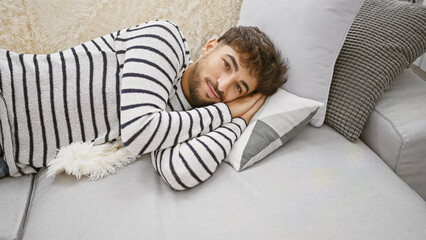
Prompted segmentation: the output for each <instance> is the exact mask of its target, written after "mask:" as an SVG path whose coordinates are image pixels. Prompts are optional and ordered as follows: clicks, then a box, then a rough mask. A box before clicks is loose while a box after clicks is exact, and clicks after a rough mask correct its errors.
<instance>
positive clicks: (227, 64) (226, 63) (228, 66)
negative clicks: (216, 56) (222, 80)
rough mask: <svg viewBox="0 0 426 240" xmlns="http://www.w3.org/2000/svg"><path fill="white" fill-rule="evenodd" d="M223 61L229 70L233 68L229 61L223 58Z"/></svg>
mask: <svg viewBox="0 0 426 240" xmlns="http://www.w3.org/2000/svg"><path fill="white" fill-rule="evenodd" d="M223 63H224V64H225V67H226V69H227V70H229V69H230V68H231V66H230V65H229V63H228V62H227V61H225V60H223Z"/></svg>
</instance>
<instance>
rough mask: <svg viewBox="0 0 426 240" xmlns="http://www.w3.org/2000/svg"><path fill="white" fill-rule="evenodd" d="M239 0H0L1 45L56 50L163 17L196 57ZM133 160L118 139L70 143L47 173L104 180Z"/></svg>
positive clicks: (230, 22)
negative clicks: (175, 28)
mask: <svg viewBox="0 0 426 240" xmlns="http://www.w3.org/2000/svg"><path fill="white" fill-rule="evenodd" d="M241 3H242V0H220V1H213V0H203V1H194V0H182V1H170V0H133V1H128V0H61V1H50V0H32V1H25V0H24V1H9V0H0V26H1V31H0V48H2V49H8V50H11V51H14V52H19V53H38V54H49V53H54V52H58V51H61V50H64V49H67V48H70V47H73V46H76V45H79V44H81V43H83V42H85V41H88V40H91V39H94V38H96V37H99V36H102V35H104V34H107V33H110V32H114V31H117V30H119V29H124V28H127V27H130V26H134V25H136V24H139V23H143V22H145V21H149V20H153V19H168V20H170V21H172V22H174V23H175V24H177V25H178V26H179V27H180V29H181V30H182V32H183V33H184V34H185V37H186V39H187V40H188V44H189V46H190V48H191V57H192V59H194V60H195V59H196V58H197V57H198V56H199V55H200V52H201V48H202V46H203V45H204V43H205V42H207V40H209V39H210V38H211V37H212V36H214V35H218V36H220V35H222V34H223V33H224V32H225V31H227V30H228V29H229V28H230V27H232V26H234V25H235V24H236V22H237V21H238V15H239V11H240V8H241ZM135 159H136V157H135V156H132V155H131V154H130V153H129V152H128V151H127V150H126V149H125V148H123V145H122V143H121V141H116V142H113V143H106V144H102V145H93V144H92V143H82V142H78V143H73V144H71V145H70V146H67V147H64V148H62V149H60V151H59V152H58V155H57V157H56V158H55V159H54V160H53V161H51V162H50V164H49V170H48V174H49V175H51V176H54V175H56V174H58V173H61V172H65V173H67V174H71V175H75V176H76V177H77V178H80V177H81V176H88V178H89V179H90V180H96V179H100V178H103V177H105V176H107V175H109V174H112V173H115V171H116V170H117V169H119V168H121V167H123V166H125V165H127V164H129V163H131V162H132V161H134V160H135Z"/></svg>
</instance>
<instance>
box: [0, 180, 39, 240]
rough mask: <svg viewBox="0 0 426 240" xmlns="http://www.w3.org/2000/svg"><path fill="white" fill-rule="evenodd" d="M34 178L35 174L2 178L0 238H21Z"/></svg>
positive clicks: (0, 182)
mask: <svg viewBox="0 0 426 240" xmlns="http://www.w3.org/2000/svg"><path fill="white" fill-rule="evenodd" d="M33 178H34V176H33V175H26V176H22V177H19V178H11V177H6V178H2V179H1V180H0V222H1V223H0V239H2V240H3V239H8V240H9V239H11V240H14V239H21V237H22V233H23V226H24V222H25V219H26V215H27V208H28V205H29V202H30V199H31V193H32V186H33Z"/></svg>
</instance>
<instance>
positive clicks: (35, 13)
mask: <svg viewBox="0 0 426 240" xmlns="http://www.w3.org/2000/svg"><path fill="white" fill-rule="evenodd" d="M370 1H371V2H373V3H374V4H377V3H378V2H380V1H381V0H370ZM384 1H387V2H392V4H395V3H394V2H396V1H391V0H384ZM286 2H291V4H289V5H286V6H285V7H280V6H277V4H278V5H279V4H282V5H285V4H286ZM343 2H345V1H342V0H340V1H339V0H327V1H304V2H302V1H282V2H280V1H269V2H268V1H265V2H263V1H262V2H260V1H250V0H247V1H205V2H204V1H200V2H194V1H181V2H169V1H140V2H127V1H118V0H117V1H78V2H75V1H71V0H70V1H60V2H53V3H50V1H43V0H40V1H28V2H27V1H22V2H21V1H20V2H9V1H0V12H1V16H2V17H0V18H1V19H0V23H1V26H2V27H1V29H2V31H1V33H0V48H4V49H10V50H14V51H17V52H26V53H49V52H55V51H60V50H62V49H66V48H68V47H70V46H73V45H75V44H78V43H80V42H83V41H87V40H89V39H91V38H94V37H96V36H100V35H102V34H104V33H107V32H110V31H113V30H117V29H121V28H124V27H126V26H130V25H133V24H137V23H139V22H143V21H146V20H147V19H149V18H169V19H170V20H172V21H174V22H175V23H177V24H178V25H179V26H181V29H182V31H183V32H184V33H185V34H186V36H187V38H188V41H189V43H190V44H191V43H193V45H192V47H191V50H192V53H191V54H192V56H193V58H196V56H197V54H198V53H199V51H200V49H201V46H202V44H197V39H200V40H201V42H205V41H206V40H208V39H209V38H210V37H212V36H214V35H220V34H221V33H223V32H224V31H226V29H227V28H229V27H231V26H233V25H236V24H251V25H253V24H257V23H259V27H260V28H261V29H265V32H266V33H267V34H269V35H274V31H278V30H277V28H276V27H274V26H273V24H278V25H282V26H286V28H285V29H286V31H284V34H292V35H293V36H294V38H293V39H290V40H283V41H284V42H285V41H287V42H285V43H286V44H290V45H291V44H292V43H293V44H295V43H298V44H299V45H301V46H300V49H295V48H291V49H289V48H287V49H286V48H285V47H284V48H283V49H282V50H287V51H282V52H283V54H284V55H285V56H287V57H288V62H289V63H290V69H293V70H294V71H297V70H298V68H299V66H298V65H297V64H296V63H297V61H299V59H297V56H299V55H300V56H301V57H305V59H302V60H301V61H304V63H303V64H304V65H305V66H303V67H304V68H303V69H306V71H302V72H301V73H300V72H290V73H289V75H288V83H286V84H285V85H287V86H285V87H284V89H286V90H287V91H289V92H293V93H295V94H297V95H299V96H303V97H306V98H311V99H315V100H316V101H319V102H321V101H322V102H323V103H325V107H326V108H325V107H324V109H323V116H322V121H323V123H322V122H321V120H318V119H320V118H318V117H317V115H316V117H314V118H313V119H312V122H311V124H308V125H306V126H305V127H303V128H300V129H299V130H298V132H297V134H296V135H295V136H294V137H292V139H291V140H289V141H287V142H285V143H283V144H282V146H280V147H279V148H277V149H276V150H274V151H272V152H271V153H270V154H268V155H267V156H266V157H264V158H263V159H262V160H261V161H258V162H257V163H256V164H254V165H253V166H250V167H249V168H247V169H245V170H243V171H239V172H237V171H235V170H234V168H233V167H232V166H231V165H229V164H227V163H224V162H223V163H222V164H221V165H220V166H219V168H218V169H217V170H216V172H215V173H214V175H213V176H212V177H211V178H210V179H209V180H208V181H206V182H204V183H202V184H200V185H199V186H197V187H195V188H193V189H190V190H186V191H175V190H173V189H171V188H170V187H169V186H168V185H167V184H165V182H164V181H163V180H162V179H161V177H159V176H158V174H157V173H156V172H155V171H154V169H153V166H152V163H151V159H150V158H151V157H150V155H149V154H145V155H143V156H141V157H140V158H139V159H138V160H137V161H135V162H133V163H132V164H130V165H128V166H126V167H124V168H123V169H120V170H118V171H117V172H116V173H115V174H113V175H110V176H107V177H105V178H103V179H101V180H97V181H88V180H87V179H85V178H84V177H83V178H82V179H76V177H75V176H70V175H66V174H60V175H57V176H56V177H55V178H52V177H47V169H46V168H42V169H40V170H39V171H38V172H37V173H35V174H29V175H24V176H20V177H6V178H2V179H0V239H31V240H32V239H44V240H45V239H404V240H405V239H413V240H419V239H426V204H425V199H426V147H425V146H426V130H425V129H426V121H425V116H426V80H425V79H422V78H421V77H420V76H419V75H418V74H417V73H416V72H414V71H413V70H412V69H411V68H410V67H409V64H410V63H409V62H408V63H406V64H405V65H404V66H401V67H400V70H399V72H398V74H395V76H394V77H393V78H392V76H391V78H392V80H391V81H389V82H388V83H387V86H384V85H383V86H382V85H380V84H379V85H380V87H381V88H382V90H383V91H382V90H377V92H379V93H378V94H377V96H376V99H375V100H374V101H373V102H374V104H373V106H370V108H371V109H370V111H367V112H368V113H367V114H366V115H367V117H366V118H365V122H362V123H357V124H361V125H362V129H361V130H360V131H358V132H357V131H355V130H356V129H355V130H354V131H352V130H351V129H352V128H351V126H353V125H356V124H355V123H351V124H349V125H345V126H346V127H343V128H341V127H339V125H338V124H340V123H341V121H339V120H338V117H339V116H340V115H339V114H335V113H336V112H339V111H338V110H336V109H338V107H339V106H338V105H339V104H344V103H342V101H341V100H340V99H339V97H342V96H343V97H345V96H346V98H349V102H351V103H352V102H355V101H357V100H356V99H355V98H351V96H352V95H351V94H352V93H351V92H350V90H351V88H352V89H353V88H354V87H346V88H343V90H342V88H339V86H341V85H339V84H337V85H331V87H330V86H328V87H325V88H326V89H325V91H326V92H327V93H326V94H325V95H323V96H320V97H317V96H316V95H315V94H318V92H320V91H322V90H321V89H320V88H321V87H322V85H321V86H319V87H317V86H316V85H315V83H309V78H308V76H307V75H304V76H303V77H301V78H299V82H298V83H297V84H299V86H297V84H296V83H294V82H292V79H293V78H294V76H296V75H297V74H313V75H320V73H319V72H310V71H309V70H310V67H311V65H312V66H316V65H318V64H317V63H315V62H313V63H309V64H307V61H308V60H309V61H310V60H312V61H314V60H315V59H314V58H315V55H314V54H313V55H309V56H307V55H306V54H305V53H306V52H303V49H302V48H304V49H305V50H306V51H314V50H313V49H310V48H305V46H304V45H303V44H305V43H306V44H322V43H321V41H312V39H309V37H318V32H317V33H315V34H313V35H312V36H311V35H308V33H306V32H307V31H308V30H309V31H314V30H315V28H314V26H315V25H314V24H315V21H313V22H311V23H309V24H308V25H307V26H308V27H306V28H305V29H301V28H300V25H298V24H302V26H303V24H307V23H306V21H303V19H304V18H303V16H304V17H306V15H303V14H308V15H309V16H311V17H312V18H315V17H318V20H320V19H325V17H324V16H321V14H324V12H325V13H328V14H330V15H331V14H333V13H338V14H341V15H342V17H344V16H346V15H350V14H352V15H353V17H349V18H347V20H348V22H347V23H344V21H340V22H336V21H334V19H331V18H330V19H329V20H330V24H332V23H333V22H334V23H336V24H339V25H338V26H334V27H336V28H339V27H340V28H341V29H343V30H342V31H341V33H340V34H341V35H342V36H343V37H341V38H340V39H337V40H336V41H340V42H341V44H340V45H338V44H337V45H336V44H332V45H333V47H334V48H337V52H333V51H326V52H330V54H334V55H335V58H326V59H325V60H324V59H321V58H319V60H321V63H325V62H327V61H328V62H330V63H329V64H332V65H331V68H329V73H328V74H331V75H330V76H331V77H332V82H331V84H335V83H337V82H339V81H349V80H348V77H347V76H346V75H356V78H357V79H361V78H362V77H363V76H364V73H363V74H361V73H357V70H365V69H366V68H367V67H365V66H362V67H358V68H351V69H350V71H345V70H342V69H344V67H345V61H346V60H344V59H343V58H344V56H345V54H346V53H347V52H345V51H349V50H350V49H351V47H350V46H349V45H346V44H350V43H352V42H353V41H355V40H353V41H352V40H351V38H350V36H348V35H351V34H354V33H353V32H354V29H355V27H354V24H355V23H354V21H356V20H355V19H356V17H359V16H360V9H361V7H362V6H363V4H366V3H365V2H364V1H353V2H352V3H350V4H349V3H345V4H343ZM336 3H342V6H343V5H345V6H346V9H344V8H343V7H340V5H336ZM258 4H262V7H259V5H258ZM274 4H275V5H274ZM292 4H294V5H292ZM309 4H311V5H310V6H308V5H309ZM327 4H330V5H327ZM398 4H399V3H398ZM398 4H397V5H398ZM401 4H402V3H401ZM409 4H411V3H404V5H403V7H406V6H408V5H409ZM330 6H335V7H334V8H332V7H330ZM398 6H399V5H398ZM392 8H394V7H392ZM410 8H413V9H416V10H418V11H420V12H422V13H423V14H424V12H425V9H424V8H422V7H420V6H414V4H412V5H410ZM283 9H284V10H285V11H287V12H286V13H288V15H292V14H295V12H297V13H298V14H299V15H297V16H299V17H300V18H294V16H293V17H292V18H290V20H289V19H287V20H286V19H283V21H288V22H287V24H283V23H282V22H276V23H271V22H268V21H267V20H265V22H261V21H263V20H259V18H262V19H263V18H267V16H277V15H276V12H274V11H280V10H283ZM289 9H292V10H294V11H289ZM306 9H307V10H306ZM313 9H316V11H315V12H313ZM380 11H381V12H383V10H380ZM410 11H411V10H410ZM174 12H176V13H175V14H173V13H174ZM257 12H260V13H261V14H260V16H257V15H254V14H253V13H257ZM218 13H220V14H218ZM268 13H269V14H270V15H268ZM421 16H422V17H421V19H420V20H421V21H426V19H425V17H424V16H425V15H421ZM345 19H346V18H345ZM251 21H254V23H253V22H251ZM274 21H275V19H274ZM293 21H294V22H295V25H294V26H293V25H291V24H290V23H291V22H293ZM194 22H197V26H195V27H193V28H191V25H192V23H194ZM190 23H191V24H190ZM357 23H358V24H359V20H358V21H357ZM262 24H267V25H262ZM319 24H322V23H319ZM344 24H346V25H349V26H351V25H352V28H350V29H349V28H348V27H346V28H345V27H344ZM198 25H199V26H198ZM361 25H362V24H361ZM267 26H270V29H269V28H268V27H267ZM420 26H422V24H420ZM424 26H426V25H423V28H421V27H420V31H417V32H420V36H421V37H425V29H424ZM334 27H332V26H331V27H330V28H332V29H331V30H330V29H328V28H327V29H320V32H323V31H326V33H330V31H334ZM361 27H362V28H364V26H361ZM271 29H272V30H271ZM351 29H352V30H351ZM185 30H187V31H185ZM299 31H301V32H302V33H304V34H305V35H303V36H302V38H303V39H302V40H299V41H295V39H297V33H298V32H299ZM351 31H352V32H351ZM407 32H408V30H407ZM407 32H403V33H402V34H403V35H407ZM395 34H396V33H395ZM324 35H325V36H324V37H333V36H330V34H324ZM321 36H322V35H321ZM281 37H283V36H281V35H278V36H275V37H272V39H273V40H274V41H275V42H278V41H280V38H281ZM368 37H369V38H373V40H374V41H373V43H374V42H377V41H378V40H377V39H374V37H371V36H368ZM284 38H285V36H284ZM355 38H357V36H356V37H355ZM425 41H426V39H423V42H425ZM324 42H326V43H328V42H330V40H329V39H325V41H324ZM367 44H369V43H368V42H363V44H361V45H367ZM404 44H408V43H406V42H404ZM285 46H288V45H285ZM396 49H397V50H399V49H400V48H398V47H396ZM296 50H297V51H296ZM319 50H322V49H319ZM424 50H425V46H424V43H423V47H422V48H420V50H419V51H423V52H424ZM292 51H293V52H294V53H293V54H295V55H294V56H296V57H291V56H292V55H291V54H292ZM357 51H358V50H357ZM359 51H360V50H359ZM367 51H368V52H371V51H372V50H371V49H370V48H367ZM320 52H321V51H320ZM321 54H325V53H321ZM347 55H351V54H350V53H347ZM417 55H418V54H417ZM410 57H411V59H412V61H414V60H415V58H416V56H414V55H413V56H410ZM306 58H309V59H308V60H307V59H306ZM358 59H359V58H358ZM374 59H375V60H376V61H377V60H378V59H379V58H378V57H377V56H376V55H375V56H374ZM317 61H318V59H317ZM412 61H411V62H412ZM346 62H347V61H346ZM356 62H362V61H360V60H357V61H356ZM407 64H408V65H407ZM351 66H354V64H351ZM370 68H372V67H371V66H370V65H369V67H368V69H370ZM394 69H397V68H393V70H394ZM339 71H342V72H343V73H342V74H340V73H339ZM395 71H396V70H395ZM373 72H374V73H375V74H376V75H377V77H375V79H376V78H377V79H378V78H379V75H386V76H387V75H389V76H390V75H391V74H385V73H383V72H381V71H376V70H374V71H373ZM345 74H346V75H345ZM341 76H344V77H341ZM304 77H305V78H304ZM339 77H341V78H339ZM364 85H366V86H367V87H369V88H374V85H372V84H371V83H368V84H364ZM307 88H316V90H315V91H314V92H308V90H306V91H305V90H304V89H307ZM348 89H349V90H348ZM329 91H330V93H329ZM342 91H344V92H342ZM310 94H311V95H310ZM312 94H313V95H312ZM339 94H340V95H339ZM358 95H359V94H358ZM367 95H368V94H367ZM324 96H325V97H324ZM336 96H337V97H336ZM322 98H325V99H322ZM364 98H368V100H371V97H369V96H367V97H363V98H362V100H363V99H364ZM336 99H337V100H336ZM283 104H284V103H283ZM353 111H355V110H351V112H353ZM364 115H365V114H364ZM356 116H358V117H357V118H356V120H359V119H361V118H362V114H358V115H356ZM344 118H349V116H347V115H344ZM336 119H337V120H336ZM348 121H349V120H348ZM351 131H352V132H351ZM354 132H356V133H354Z"/></svg>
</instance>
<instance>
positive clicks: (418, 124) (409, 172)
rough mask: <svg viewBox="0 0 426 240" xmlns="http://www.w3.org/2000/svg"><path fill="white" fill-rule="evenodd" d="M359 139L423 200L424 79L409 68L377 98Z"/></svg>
mask: <svg viewBox="0 0 426 240" xmlns="http://www.w3.org/2000/svg"><path fill="white" fill-rule="evenodd" d="M361 140H362V141H364V142H365V143H366V144H367V145H368V146H370V147H371V149H373V150H374V151H375V152H376V153H377V154H378V155H379V156H380V157H381V158H382V159H383V160H384V161H385V162H386V163H387V164H388V165H389V166H390V167H391V168H392V169H393V170H394V171H395V172H396V174H398V175H399V176H400V177H401V178H402V179H403V180H405V181H406V182H407V183H408V184H409V185H410V186H411V187H412V188H413V189H414V190H416V191H417V192H418V193H419V195H420V196H422V197H423V198H424V199H426V147H425V146H426V82H425V81H424V80H423V79H421V78H420V77H419V76H418V75H417V74H416V73H414V72H413V71H412V70H411V69H407V70H405V71H404V72H403V73H402V74H401V76H399V77H398V79H397V80H396V81H395V82H394V83H393V85H392V87H391V88H389V89H388V90H387V91H386V92H385V93H384V95H383V97H382V98H381V99H379V101H378V103H377V105H376V107H375V109H374V110H373V112H372V114H371V116H370V117H369V118H368V120H367V123H366V125H365V129H364V131H363V133H362V135H361Z"/></svg>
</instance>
